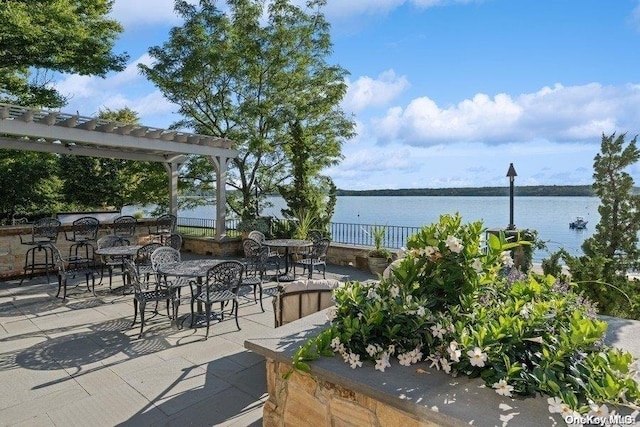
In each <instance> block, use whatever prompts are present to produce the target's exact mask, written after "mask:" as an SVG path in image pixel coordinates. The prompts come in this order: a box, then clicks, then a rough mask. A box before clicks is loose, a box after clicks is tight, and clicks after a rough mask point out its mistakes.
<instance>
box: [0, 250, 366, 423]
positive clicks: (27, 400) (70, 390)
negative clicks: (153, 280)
mask: <svg viewBox="0 0 640 427" xmlns="http://www.w3.org/2000/svg"><path fill="white" fill-rule="evenodd" d="M183 257H184V258H185V259H187V258H188V257H189V254H184V255H183ZM346 276H350V278H351V279H355V280H366V279H369V278H373V276H372V275H370V274H369V273H367V272H363V271H360V270H356V269H354V268H350V267H337V266H332V265H329V266H328V271H327V278H329V277H331V278H338V279H344V278H346ZM315 277H317V276H316V275H315V274H314V278H315ZM46 282H47V280H46V277H45V276H41V277H35V278H34V279H33V280H25V281H24V283H23V284H22V286H19V279H17V280H10V281H5V282H0V425H2V426H14V425H15V426H20V425H25V426H65V427H66V426H92V427H99V426H127V425H131V426H150V425H154V426H155V425H157V426H171V425H181V426H182V425H192V426H213V425H224V426H249V425H256V426H257V425H262V406H263V403H264V400H265V399H266V381H265V368H264V364H265V361H264V358H263V357H262V356H259V355H257V354H254V353H251V352H249V351H247V350H246V349H245V348H244V347H243V343H244V341H245V340H246V339H249V338H259V337H261V336H265V335H268V334H267V333H266V332H267V331H270V330H272V329H273V322H274V319H273V310H272V306H271V298H266V299H265V303H264V307H265V312H264V313H263V312H262V311H261V310H260V306H259V305H258V304H254V302H253V300H251V301H245V302H243V303H241V306H240V311H239V321H240V326H241V328H242V330H241V331H238V330H237V329H236V326H235V322H234V321H233V320H232V319H230V320H225V321H224V322H221V323H219V324H216V325H213V326H212V327H211V331H210V333H209V339H208V340H206V341H205V340H204V339H203V338H204V332H205V331H204V329H190V328H189V327H188V325H185V327H184V328H183V329H181V330H179V329H177V328H176V327H175V326H172V325H171V324H170V322H169V320H168V319H167V317H166V316H165V315H164V310H163V309H164V307H160V308H161V309H160V310H159V311H160V312H161V313H163V314H159V315H155V316H151V315H148V319H147V325H146V326H145V333H144V336H143V337H142V338H141V339H138V338H137V336H138V331H139V325H136V327H134V328H133V329H131V328H130V326H131V321H132V320H133V297H132V296H131V295H126V296H123V295H122V293H121V292H119V290H118V289H117V288H118V287H120V286H121V285H122V282H121V280H120V279H119V278H117V276H114V286H113V287H114V289H115V291H113V292H110V291H109V288H108V285H107V284H104V285H101V286H97V287H96V293H97V295H98V296H97V297H94V296H93V295H91V294H90V293H88V292H85V289H86V288H84V286H83V285H81V286H79V287H78V288H75V289H72V290H71V291H70V292H68V298H67V301H65V302H63V301H62V300H61V299H56V298H55V293H56V291H57V284H56V283H55V277H54V276H52V277H51V282H50V283H46ZM274 285H275V282H273V283H270V284H268V285H267V286H274ZM120 290H121V289H120ZM188 311H189V307H188V305H184V304H183V305H181V306H180V312H181V314H186V313H188Z"/></svg>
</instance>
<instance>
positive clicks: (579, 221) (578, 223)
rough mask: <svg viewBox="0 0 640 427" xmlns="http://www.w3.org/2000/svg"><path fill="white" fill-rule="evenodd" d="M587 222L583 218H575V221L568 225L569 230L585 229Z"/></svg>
mask: <svg viewBox="0 0 640 427" xmlns="http://www.w3.org/2000/svg"><path fill="white" fill-rule="evenodd" d="M587 222H589V221H585V220H584V218H583V217H581V216H579V217H576V219H575V221H571V222H570V223H569V228H575V229H576V230H582V229H583V228H587Z"/></svg>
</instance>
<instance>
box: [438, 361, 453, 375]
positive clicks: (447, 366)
mask: <svg viewBox="0 0 640 427" xmlns="http://www.w3.org/2000/svg"><path fill="white" fill-rule="evenodd" d="M440 364H441V365H442V370H443V371H445V372H446V373H447V374H448V373H450V372H451V364H450V363H449V361H448V360H447V359H444V358H443V359H440Z"/></svg>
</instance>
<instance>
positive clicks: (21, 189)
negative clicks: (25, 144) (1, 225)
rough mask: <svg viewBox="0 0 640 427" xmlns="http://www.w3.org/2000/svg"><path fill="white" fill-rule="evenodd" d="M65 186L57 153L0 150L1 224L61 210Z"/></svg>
mask: <svg viewBox="0 0 640 427" xmlns="http://www.w3.org/2000/svg"><path fill="white" fill-rule="evenodd" d="M61 185H62V183H61V182H60V180H59V179H58V175H57V159H56V156H55V155H54V154H48V153H35V152H30V151H16V150H0V189H2V197H0V222H6V223H9V224H10V223H11V220H12V219H13V218H20V217H28V218H29V219H34V218H39V217H44V216H50V215H51V214H53V213H54V212H56V211H58V210H59V208H60V204H59V191H60V187H61Z"/></svg>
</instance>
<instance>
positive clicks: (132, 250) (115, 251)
mask: <svg viewBox="0 0 640 427" xmlns="http://www.w3.org/2000/svg"><path fill="white" fill-rule="evenodd" d="M141 247H142V245H124V246H109V247H107V248H100V249H96V251H95V253H96V254H97V255H100V256H107V257H122V259H123V260H124V258H129V259H131V258H133V257H134V256H136V254H137V253H138V249H140V248H141ZM126 278H127V280H126V281H125V282H124V283H123V284H122V285H123V288H122V294H123V295H125V293H126V290H127V285H128V284H130V281H129V280H128V276H127V277H126ZM100 283H102V277H100ZM100 283H99V284H100ZM109 286H111V285H109Z"/></svg>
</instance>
